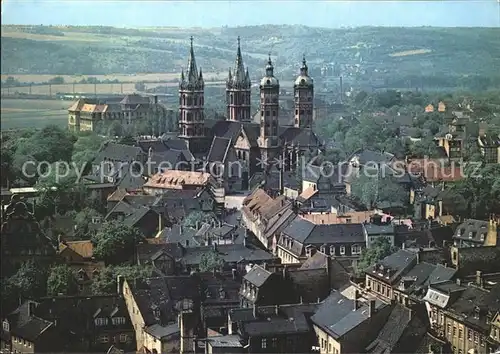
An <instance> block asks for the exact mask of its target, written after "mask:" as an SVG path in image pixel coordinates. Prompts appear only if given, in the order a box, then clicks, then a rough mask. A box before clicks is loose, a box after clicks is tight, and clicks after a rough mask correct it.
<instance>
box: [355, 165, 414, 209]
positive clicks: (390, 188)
mask: <svg viewBox="0 0 500 354" xmlns="http://www.w3.org/2000/svg"><path fill="white" fill-rule="evenodd" d="M351 193H352V194H353V195H354V196H355V197H357V198H358V199H359V200H361V201H362V202H363V204H364V205H365V206H366V208H368V209H369V210H371V209H373V208H375V207H381V206H382V205H384V206H385V205H389V206H404V205H406V202H407V198H408V195H407V193H406V191H405V190H404V188H403V187H401V186H400V185H399V184H398V183H397V182H396V181H395V180H394V179H393V178H392V177H384V178H382V177H381V176H380V173H379V174H376V175H373V174H369V173H365V172H364V171H361V173H360V175H359V176H358V177H356V178H355V179H354V181H353V183H352V185H351Z"/></svg>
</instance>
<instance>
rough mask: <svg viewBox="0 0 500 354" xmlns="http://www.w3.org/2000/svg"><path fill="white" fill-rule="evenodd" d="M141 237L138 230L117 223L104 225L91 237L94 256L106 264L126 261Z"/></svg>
mask: <svg viewBox="0 0 500 354" xmlns="http://www.w3.org/2000/svg"><path fill="white" fill-rule="evenodd" d="M142 239H143V236H142V235H141V233H140V232H139V230H138V229H136V228H134V227H131V226H128V225H125V224H123V223H120V222H118V221H112V222H106V223H104V224H103V225H102V226H101V228H100V229H99V231H98V232H97V233H96V234H95V235H93V236H92V243H93V244H94V256H95V257H96V258H97V259H101V260H104V261H105V262H106V263H107V264H118V263H121V262H123V261H126V260H128V259H129V258H130V257H131V256H132V254H133V253H134V247H135V245H136V244H137V242H139V241H140V240H142Z"/></svg>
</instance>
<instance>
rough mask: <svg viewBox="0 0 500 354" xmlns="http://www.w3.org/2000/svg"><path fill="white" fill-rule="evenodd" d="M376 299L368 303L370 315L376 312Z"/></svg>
mask: <svg viewBox="0 0 500 354" xmlns="http://www.w3.org/2000/svg"><path fill="white" fill-rule="evenodd" d="M375 310H376V308H375V300H370V303H369V304H368V311H369V316H370V317H373V315H374V314H375Z"/></svg>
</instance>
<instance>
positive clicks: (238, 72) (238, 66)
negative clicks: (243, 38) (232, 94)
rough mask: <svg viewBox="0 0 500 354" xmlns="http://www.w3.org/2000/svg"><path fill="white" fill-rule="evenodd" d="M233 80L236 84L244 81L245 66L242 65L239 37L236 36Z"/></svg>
mask: <svg viewBox="0 0 500 354" xmlns="http://www.w3.org/2000/svg"><path fill="white" fill-rule="evenodd" d="M234 81H235V83H238V84H244V83H245V82H244V81H245V68H244V67H243V58H242V57H241V46H240V37H239V36H238V50H237V52H236V62H235V64H234Z"/></svg>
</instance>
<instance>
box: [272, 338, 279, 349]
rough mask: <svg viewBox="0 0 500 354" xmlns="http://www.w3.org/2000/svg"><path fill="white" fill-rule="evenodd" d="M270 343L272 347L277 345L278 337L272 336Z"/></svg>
mask: <svg viewBox="0 0 500 354" xmlns="http://www.w3.org/2000/svg"><path fill="white" fill-rule="evenodd" d="M271 345H272V347H273V348H276V347H277V346H278V338H273V339H272V341H271Z"/></svg>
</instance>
